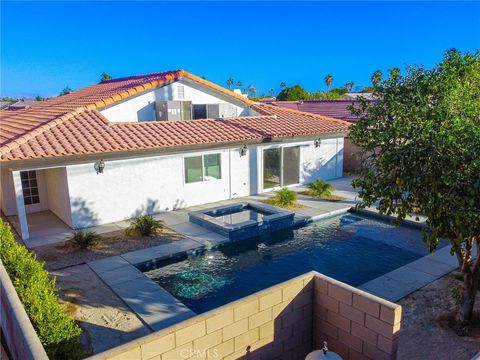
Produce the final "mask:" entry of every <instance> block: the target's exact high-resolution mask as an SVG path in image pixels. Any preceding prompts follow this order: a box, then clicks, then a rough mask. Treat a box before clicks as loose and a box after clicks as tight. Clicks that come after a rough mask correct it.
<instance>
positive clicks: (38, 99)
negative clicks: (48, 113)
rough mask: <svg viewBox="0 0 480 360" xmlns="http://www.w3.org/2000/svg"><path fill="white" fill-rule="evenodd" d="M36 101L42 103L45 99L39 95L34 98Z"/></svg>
mask: <svg viewBox="0 0 480 360" xmlns="http://www.w3.org/2000/svg"><path fill="white" fill-rule="evenodd" d="M35 100H36V101H44V100H45V98H43V97H41V96H40V95H37V96H35Z"/></svg>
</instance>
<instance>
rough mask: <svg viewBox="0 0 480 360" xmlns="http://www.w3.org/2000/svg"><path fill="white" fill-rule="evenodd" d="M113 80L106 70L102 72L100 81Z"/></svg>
mask: <svg viewBox="0 0 480 360" xmlns="http://www.w3.org/2000/svg"><path fill="white" fill-rule="evenodd" d="M108 80H112V77H111V76H110V75H108V74H107V73H106V72H103V73H101V74H100V82H104V81H108Z"/></svg>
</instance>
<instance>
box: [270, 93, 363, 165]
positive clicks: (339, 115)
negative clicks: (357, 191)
mask: <svg viewBox="0 0 480 360" xmlns="http://www.w3.org/2000/svg"><path fill="white" fill-rule="evenodd" d="M352 94H355V95H357V93H352ZM359 95H370V94H362V93H360V94H359ZM366 99H367V100H370V101H371V99H372V98H371V96H368V97H366ZM271 104H272V105H276V106H278V107H281V108H284V109H294V110H299V111H304V112H309V113H312V114H317V115H323V116H328V117H331V118H334V119H339V120H344V121H348V122H351V123H355V122H356V121H357V120H358V118H357V117H356V116H355V115H352V112H351V111H350V109H349V107H350V106H352V105H353V106H355V104H357V102H356V101H355V100H308V101H307V100H305V101H276V102H271ZM358 151H359V148H358V147H357V146H355V145H353V144H352V142H351V140H350V138H348V137H345V141H344V153H343V169H344V171H347V172H355V171H356V170H357V169H358V167H359V166H360V159H359V158H358V157H357V156H355V153H357V152H358Z"/></svg>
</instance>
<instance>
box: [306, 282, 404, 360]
mask: <svg viewBox="0 0 480 360" xmlns="http://www.w3.org/2000/svg"><path fill="white" fill-rule="evenodd" d="M314 289H315V291H314V297H315V299H314V305H313V309H314V311H313V318H314V320H313V333H314V336H313V339H314V342H313V344H314V348H317V349H319V348H321V347H322V344H323V342H324V341H327V343H328V347H329V348H331V349H332V350H333V351H335V352H337V353H338V354H339V355H340V356H342V358H343V359H375V360H382V359H395V358H396V353H397V347H398V335H399V332H400V321H401V317H402V307H401V306H400V305H396V304H394V303H391V302H389V301H386V300H383V299H381V298H379V297H377V296H373V295H370V294H368V293H366V292H364V291H361V290H358V289H356V288H354V287H351V286H348V285H346V284H344V283H342V282H340V281H337V280H334V279H332V278H329V277H327V276H324V275H321V274H318V275H317V276H316V277H315V286H314Z"/></svg>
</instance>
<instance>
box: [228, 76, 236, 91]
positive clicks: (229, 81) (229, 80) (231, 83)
mask: <svg viewBox="0 0 480 360" xmlns="http://www.w3.org/2000/svg"><path fill="white" fill-rule="evenodd" d="M234 83H235V80H233V78H232V77H231V76H230V77H229V78H228V79H227V86H228V88H229V89H231V88H232V85H233V84H234Z"/></svg>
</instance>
